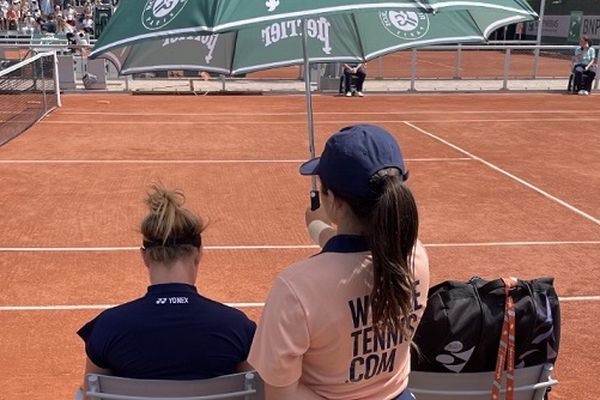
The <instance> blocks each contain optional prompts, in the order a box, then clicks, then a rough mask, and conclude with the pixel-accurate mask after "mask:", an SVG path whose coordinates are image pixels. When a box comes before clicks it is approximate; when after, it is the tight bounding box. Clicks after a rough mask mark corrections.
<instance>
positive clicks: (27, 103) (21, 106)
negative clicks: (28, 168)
mask: <svg viewBox="0 0 600 400" xmlns="http://www.w3.org/2000/svg"><path fill="white" fill-rule="evenodd" d="M57 78H58V77H57V76H56V74H55V63H54V53H41V54H38V55H35V56H33V57H31V58H28V59H26V60H24V61H21V62H19V63H16V64H13V65H10V66H8V67H5V68H3V69H1V70H0V146H1V145H3V144H4V143H6V142H8V141H9V140H11V139H13V138H15V137H16V136H18V135H20V134H21V133H23V132H25V131H26V130H27V129H28V128H29V127H30V126H32V125H33V124H34V123H36V122H37V121H39V120H40V119H41V118H42V117H43V116H44V115H46V114H47V113H48V112H49V111H51V110H52V109H54V108H55V107H57V106H59V105H60V91H59V90H57V89H58V84H57V83H58V79H57Z"/></svg>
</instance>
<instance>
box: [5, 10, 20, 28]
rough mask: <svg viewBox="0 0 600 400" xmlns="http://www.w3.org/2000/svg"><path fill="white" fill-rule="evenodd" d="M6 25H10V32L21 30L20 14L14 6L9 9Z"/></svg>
mask: <svg viewBox="0 0 600 400" xmlns="http://www.w3.org/2000/svg"><path fill="white" fill-rule="evenodd" d="M6 23H7V24H8V30H9V31H16V30H18V29H19V14H18V13H17V10H16V9H15V6H14V5H11V6H10V7H8V12H7V13H6Z"/></svg>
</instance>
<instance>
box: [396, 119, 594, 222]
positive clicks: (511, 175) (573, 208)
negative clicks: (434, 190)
mask: <svg viewBox="0 0 600 400" xmlns="http://www.w3.org/2000/svg"><path fill="white" fill-rule="evenodd" d="M404 123H405V124H406V125H407V126H410V127H411V128H413V129H414V130H416V131H417V132H420V133H421V134H423V135H425V136H428V137H430V138H431V139H435V140H437V141H438V142H440V143H443V144H445V145H447V146H449V147H451V148H453V149H454V150H456V151H459V152H461V153H462V154H465V155H467V156H468V157H472V158H473V159H474V160H477V161H479V162H481V163H482V164H484V165H485V166H487V167H488V168H491V169H493V170H495V171H496V172H500V173H501V174H502V175H505V176H507V177H509V178H510V179H513V180H515V181H517V182H518V183H520V184H522V185H524V186H526V187H528V188H529V189H531V190H533V191H535V192H537V193H538V194H541V195H542V196H544V197H546V198H548V199H550V200H552V201H554V202H555V203H558V204H559V205H561V206H563V207H565V208H567V209H569V210H570V211H572V212H574V213H576V214H579V216H581V217H584V218H586V219H587V220H589V221H591V222H593V223H595V224H596V225H600V219H598V218H595V217H593V216H592V215H590V214H588V213H586V212H585V211H582V210H580V209H578V208H577V207H575V206H573V205H571V204H569V203H567V202H566V201H564V200H562V199H559V198H558V197H556V196H554V195H552V194H550V193H548V192H546V191H545V190H543V189H541V188H539V187H537V186H535V185H533V184H532V183H529V182H527V181H526V180H525V179H522V178H519V177H518V176H516V175H514V174H511V173H510V172H508V171H506V170H504V169H502V168H500V167H499V166H497V165H495V164H494V163H491V162H489V161H487V160H484V159H483V158H481V157H479V156H476V155H475V154H473V153H471V152H469V151H467V150H465V149H463V148H462V147H460V146H457V145H455V144H453V143H450V142H449V141H448V140H446V139H444V138H441V137H439V136H437V135H435V134H433V133H431V132H428V131H426V130H424V129H422V128H420V127H418V126H416V125H414V124H412V123H410V122H408V121H405V122H404Z"/></svg>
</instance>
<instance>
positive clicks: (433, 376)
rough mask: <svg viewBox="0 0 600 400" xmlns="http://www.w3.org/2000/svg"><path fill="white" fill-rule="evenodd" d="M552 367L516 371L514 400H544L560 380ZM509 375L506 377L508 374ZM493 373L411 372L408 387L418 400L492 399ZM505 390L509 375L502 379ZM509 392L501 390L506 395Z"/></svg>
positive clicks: (545, 365)
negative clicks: (546, 394) (547, 392)
mask: <svg viewBox="0 0 600 400" xmlns="http://www.w3.org/2000/svg"><path fill="white" fill-rule="evenodd" d="M553 369H554V367H553V365H552V364H541V365H536V366H533V367H527V368H520V369H516V370H515V400H543V398H544V395H545V393H546V391H547V390H548V389H549V388H550V387H551V386H553V385H555V384H557V383H558V381H556V380H554V379H553V378H552V377H551V374H552V371H553ZM505 375H506V374H505ZM493 381H494V372H471V373H459V374H454V373H445V372H419V371H412V372H411V373H410V376H409V382H408V387H409V388H410V390H411V391H412V392H413V393H414V394H415V396H416V397H417V399H419V400H452V399H464V400H489V399H491V395H492V382H493ZM502 382H503V384H502V387H503V388H505V387H506V376H504V377H503V378H502ZM505 392H506V390H504V389H503V390H502V393H505Z"/></svg>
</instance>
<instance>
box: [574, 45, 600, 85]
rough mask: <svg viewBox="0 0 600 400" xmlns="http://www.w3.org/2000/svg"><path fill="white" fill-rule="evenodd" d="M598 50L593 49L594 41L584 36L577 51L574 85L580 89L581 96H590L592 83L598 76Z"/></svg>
mask: <svg viewBox="0 0 600 400" xmlns="http://www.w3.org/2000/svg"><path fill="white" fill-rule="evenodd" d="M595 62H596V50H594V48H593V47H592V40H591V39H590V38H589V37H587V36H583V37H582V38H581V40H580V41H579V47H578V48H576V49H575V66H574V67H573V76H574V78H573V79H574V84H575V85H576V87H578V88H579V92H578V93H579V94H581V95H588V94H590V90H591V86H592V82H593V81H594V77H595V76H596V70H595V69H596V66H595Z"/></svg>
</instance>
